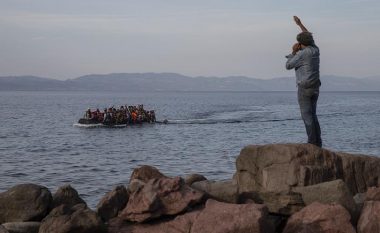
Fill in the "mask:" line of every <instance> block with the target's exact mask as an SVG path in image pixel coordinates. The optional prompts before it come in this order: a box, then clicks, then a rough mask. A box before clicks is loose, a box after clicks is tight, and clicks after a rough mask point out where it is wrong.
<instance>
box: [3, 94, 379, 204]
mask: <svg viewBox="0 0 380 233" xmlns="http://www.w3.org/2000/svg"><path fill="white" fill-rule="evenodd" d="M139 103H143V104H144V105H145V107H146V108H147V109H155V110H156V114H157V119H158V120H163V119H168V120H169V122H170V123H169V124H167V125H163V124H152V125H149V124H148V125H143V126H129V127H127V128H81V127H76V126H74V123H76V121H77V120H78V119H79V118H80V117H81V116H82V115H83V113H84V110H85V109H87V108H88V107H91V108H101V109H103V108H104V107H107V106H112V105H115V106H118V105H121V104H123V105H124V104H128V105H132V104H139ZM318 103H319V105H318V113H319V120H320V123H321V128H322V138H323V141H324V146H325V147H326V148H329V149H332V150H336V151H345V152H351V153H362V154H369V155H379V156H380V92H352V93H326V92H325V93H321V95H320V100H319V102H318ZM305 140H306V133H305V129H304V126H303V122H302V121H301V119H300V114H299V109H298V105H297V100H296V93H295V92H243V93H241V92H239V93H237V92H209V93H205V92H201V93H197V92H187V93H183V92H171V93H160V92H155V93H99V92H86V93H82V92H0V192H2V191H5V190H7V189H8V188H10V187H12V186H13V185H16V184H20V183H25V182H33V183H38V184H41V185H45V186H47V187H48V188H50V189H51V191H52V192H54V191H55V190H56V189H57V187H58V186H61V185H63V184H65V183H70V184H71V185H72V186H73V187H74V188H76V189H77V190H78V192H79V193H80V194H81V195H82V197H83V198H84V199H85V200H86V201H87V203H88V204H89V205H90V206H91V207H94V206H95V205H96V204H97V202H98V201H99V200H100V198H101V197H102V196H103V195H104V193H105V192H107V191H110V190H111V189H112V188H113V187H114V186H115V185H118V184H127V183H128V181H129V177H130V174H131V172H132V170H133V168H135V167H137V166H139V165H143V164H148V165H153V166H156V167H158V168H159V169H160V170H161V171H162V172H163V173H165V174H167V175H186V174H189V173H200V174H203V175H205V176H206V177H207V178H209V179H228V178H231V177H232V175H233V173H234V172H235V159H236V157H237V155H238V154H239V151H240V150H241V149H242V148H243V147H244V146H246V145H249V144H266V143H288V142H295V143H301V142H305Z"/></svg>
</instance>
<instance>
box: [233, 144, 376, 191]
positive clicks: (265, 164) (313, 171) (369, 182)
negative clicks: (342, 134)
mask: <svg viewBox="0 0 380 233" xmlns="http://www.w3.org/2000/svg"><path fill="white" fill-rule="evenodd" d="M236 170H237V172H236V174H235V177H236V180H237V182H238V186H239V192H252V191H260V192H282V191H289V190H290V189H291V188H292V187H296V186H309V185H314V184H319V183H322V182H327V181H332V180H336V179H342V180H343V181H344V182H345V183H346V184H347V186H348V188H349V190H350V191H351V193H352V194H356V193H358V192H365V191H366V190H367V188H368V187H371V186H376V185H377V184H378V182H379V181H380V158H377V157H370V156H364V155H351V154H345V153H335V152H331V151H328V150H326V149H321V148H319V147H316V146H314V145H311V144H273V145H263V146H247V147H245V148H244V149H243V150H242V151H241V152H240V155H239V156H238V158H237V160H236Z"/></svg>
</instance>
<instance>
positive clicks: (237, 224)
mask: <svg viewBox="0 0 380 233" xmlns="http://www.w3.org/2000/svg"><path fill="white" fill-rule="evenodd" d="M267 214H268V210H267V208H266V207H265V206H264V205H258V204H253V203H252V204H240V205H238V204H228V203H222V202H218V201H215V200H212V199H209V200H208V201H207V202H206V206H205V208H204V210H203V211H202V212H201V213H200V214H199V215H198V216H197V218H196V220H195V222H194V224H193V226H192V227H191V233H199V232H202V233H245V232H250V233H272V232H274V229H273V227H272V226H271V225H270V224H269V222H268V221H267Z"/></svg>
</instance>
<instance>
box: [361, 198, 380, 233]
mask: <svg viewBox="0 0 380 233" xmlns="http://www.w3.org/2000/svg"><path fill="white" fill-rule="evenodd" d="M357 230H358V233H378V232H380V201H366V202H365V203H364V207H363V210H362V213H361V215H360V218H359V222H358V226H357Z"/></svg>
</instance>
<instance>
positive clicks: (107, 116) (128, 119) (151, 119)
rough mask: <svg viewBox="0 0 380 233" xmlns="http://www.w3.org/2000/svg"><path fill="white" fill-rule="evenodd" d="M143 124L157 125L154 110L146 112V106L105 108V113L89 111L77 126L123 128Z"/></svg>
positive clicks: (97, 110)
mask: <svg viewBox="0 0 380 233" xmlns="http://www.w3.org/2000/svg"><path fill="white" fill-rule="evenodd" d="M143 123H156V114H155V112H154V110H145V109H144V105H142V104H141V105H138V106H127V105H126V106H120V107H119V108H117V109H116V108H114V107H110V108H105V109H104V111H103V112H102V111H100V110H99V109H96V110H95V111H92V110H91V109H90V108H89V109H87V111H86V112H85V114H84V116H83V118H81V119H79V121H78V124H77V126H87V127H91V126H92V127H96V126H110V127H123V126H127V125H136V124H143Z"/></svg>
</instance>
